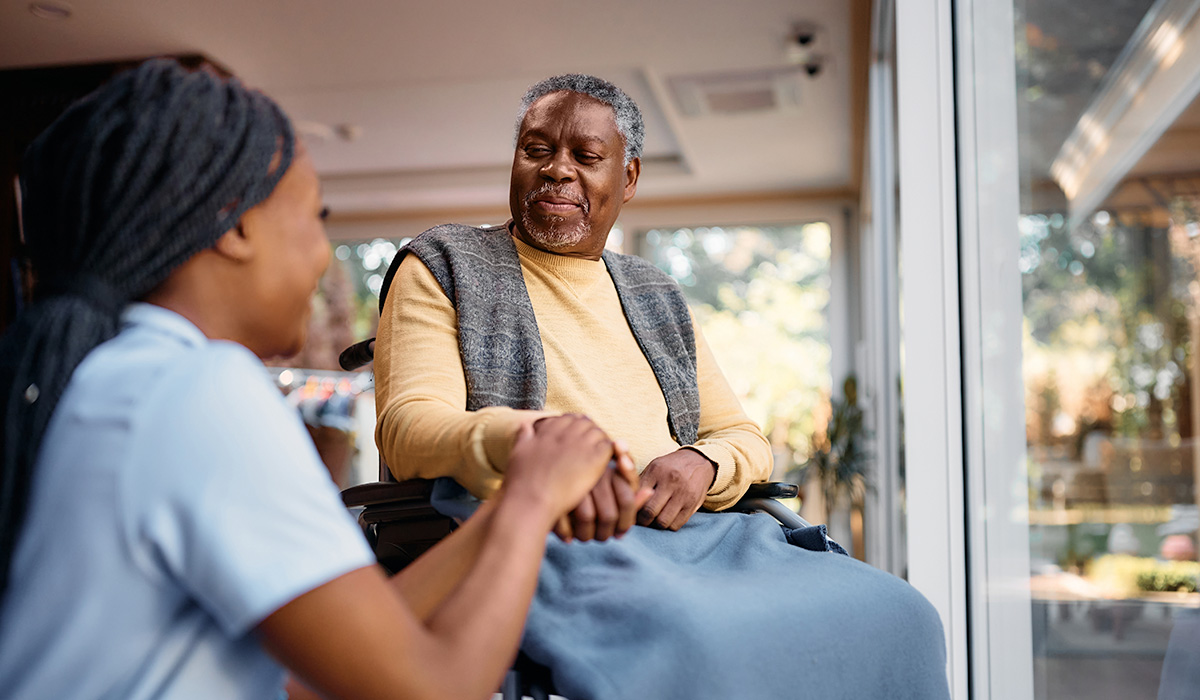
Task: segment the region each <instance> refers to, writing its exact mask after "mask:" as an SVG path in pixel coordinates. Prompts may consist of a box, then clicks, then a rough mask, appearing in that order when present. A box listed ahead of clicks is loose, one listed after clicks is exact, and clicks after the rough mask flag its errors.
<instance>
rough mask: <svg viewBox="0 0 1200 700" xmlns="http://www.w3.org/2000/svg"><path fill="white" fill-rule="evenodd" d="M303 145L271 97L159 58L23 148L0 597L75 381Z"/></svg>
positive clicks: (1, 376) (2, 404) (7, 381)
mask: <svg viewBox="0 0 1200 700" xmlns="http://www.w3.org/2000/svg"><path fill="white" fill-rule="evenodd" d="M294 144H295V139H294V135H293V132H292V128H291V125H290V123H289V122H288V119H287V117H286V116H285V115H284V114H283V112H282V111H281V110H280V109H279V107H278V106H277V105H275V103H273V102H272V101H271V100H270V99H269V98H267V97H266V96H264V95H262V94H261V93H258V92H255V91H252V90H249V89H247V88H245V87H244V86H242V85H241V84H240V83H239V82H238V81H236V80H233V79H223V78H220V77H218V76H216V75H214V74H212V73H211V72H209V71H207V70H199V71H188V70H186V69H184V68H183V67H182V66H180V65H179V64H178V63H176V62H174V61H171V60H166V59H156V60H152V61H147V62H145V63H142V64H140V65H139V66H138V67H136V68H134V69H132V70H130V71H127V72H125V73H123V74H121V75H119V76H117V77H116V78H114V79H113V80H112V81H110V82H109V83H107V84H106V85H104V86H102V87H101V88H100V89H98V90H96V91H95V92H93V93H92V94H91V95H89V96H87V97H85V98H83V99H82V100H80V101H79V102H76V103H75V104H74V105H72V106H71V107H70V108H69V109H67V111H66V112H65V113H64V114H62V116H60V117H59V118H58V119H57V120H56V121H55V122H54V123H53V124H51V125H50V127H49V128H47V129H46V131H45V132H43V133H42V134H41V135H40V136H38V137H37V139H35V140H34V142H33V143H32V144H31V145H30V146H29V148H28V150H27V151H26V152H25V157H24V161H23V164H22V169H21V177H20V185H21V204H22V223H23V226H24V231H25V238H26V245H27V250H28V254H29V257H30V261H31V262H32V265H33V269H34V271H35V273H36V275H37V278H38V285H37V288H36V293H35V299H34V301H33V303H32V304H30V305H29V306H28V307H27V308H26V309H25V310H24V311H23V312H22V313H21V314H20V315H19V316H18V317H17V318H16V320H15V321H14V323H13V325H12V327H11V328H10V329H9V330H8V331H7V332H6V333H5V335H4V336H3V337H2V338H0V424H2V425H3V431H4V436H3V442H2V447H0V450H2V452H3V454H2V455H0V457H2V464H0V469H2V470H3V471H2V472H0V596H3V593H4V591H5V590H6V589H7V586H8V581H9V574H10V567H11V563H12V558H13V553H14V550H15V549H16V544H17V541H18V538H19V535H20V531H21V526H22V524H23V522H24V517H25V511H26V509H27V507H28V503H29V498H30V488H31V483H32V480H33V469H34V464H35V462H36V459H37V456H38V450H39V447H40V446H41V442H42V437H43V436H44V435H45V432H46V428H47V426H48V425H49V423H50V419H51V416H52V415H53V413H54V408H55V406H56V405H57V403H58V401H59V399H60V398H61V397H62V394H63V391H64V390H65V389H66V386H67V383H68V382H69V380H70V379H71V374H72V373H73V372H74V371H75V368H76V367H77V366H79V363H80V362H81V361H83V359H84V357H85V356H87V354H88V353H89V352H91V351H92V349H93V348H95V347H96V346H97V345H99V344H101V343H103V342H104V341H106V340H108V339H110V338H112V337H114V336H115V335H116V334H117V332H118V330H119V316H120V313H121V310H122V309H123V308H124V306H125V305H126V304H128V303H129V302H131V301H134V300H137V299H141V298H143V297H145V296H146V295H147V294H149V293H150V292H151V291H153V290H154V289H155V288H156V287H158V286H159V285H160V284H162V283H163V282H164V281H165V280H166V279H167V277H168V276H169V275H170V274H171V272H172V271H173V270H175V268H177V267H178V266H179V265H181V264H183V263H184V262H186V261H187V260H188V259H189V258H191V257H192V256H193V255H195V254H196V253H198V252H200V251H202V250H204V249H206V248H210V247H212V246H213V245H214V244H215V243H216V242H217V240H218V239H219V238H220V237H221V235H222V234H224V233H225V232H226V231H228V230H229V229H231V228H233V227H234V226H235V224H236V223H237V221H238V219H240V218H241V216H242V214H243V213H245V212H246V210H248V209H250V208H251V207H253V206H254V205H255V204H258V203H259V202H261V201H262V200H264V199H266V198H267V196H268V195H269V194H270V193H271V191H272V190H273V189H274V188H275V185H276V183H277V182H278V181H279V179H280V177H282V175H283V173H284V171H286V170H287V168H288V166H289V164H290V163H291V161H292V156H293V151H294Z"/></svg>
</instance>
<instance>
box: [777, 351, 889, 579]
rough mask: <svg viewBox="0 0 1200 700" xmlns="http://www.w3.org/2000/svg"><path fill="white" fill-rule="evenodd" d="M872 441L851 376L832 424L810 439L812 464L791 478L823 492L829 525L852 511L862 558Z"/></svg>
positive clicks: (834, 404)
mask: <svg viewBox="0 0 1200 700" xmlns="http://www.w3.org/2000/svg"><path fill="white" fill-rule="evenodd" d="M869 439H870V432H869V431H868V430H867V429H866V427H865V425H864V423H863V412H862V409H861V408H859V405H858V381H857V379H856V378H855V376H854V375H853V374H851V375H848V376H847V377H846V379H845V381H844V382H843V383H842V397H841V398H837V397H834V398H831V399H830V416H829V423H828V425H827V426H826V428H825V430H824V431H821V432H818V433H816V434H815V435H813V436H812V438H811V439H810V445H811V449H810V451H809V458H808V460H807V461H806V462H805V463H804V464H801V465H800V466H799V467H798V468H796V469H795V470H793V471H792V472H790V473H789V474H788V476H789V477H791V478H794V479H796V480H797V481H798V483H801V484H809V483H813V484H815V485H816V486H817V487H818V488H820V489H821V495H822V496H823V497H824V504H825V514H826V520H827V521H828V519H829V516H831V515H832V514H833V513H834V511H836V510H837V509H838V508H839V507H841V506H843V505H846V506H849V507H850V509H851V521H852V525H851V530H852V536H853V540H854V541H853V551H854V553H855V554H856V555H857V556H860V557H861V556H862V542H861V539H862V509H863V505H864V501H865V499H866V494H867V490H868V489H870V488H873V487H872V484H871V466H872V459H873V455H872V454H871V452H870V450H869V448H868V445H867V441H868V440H869ZM855 525H857V526H855Z"/></svg>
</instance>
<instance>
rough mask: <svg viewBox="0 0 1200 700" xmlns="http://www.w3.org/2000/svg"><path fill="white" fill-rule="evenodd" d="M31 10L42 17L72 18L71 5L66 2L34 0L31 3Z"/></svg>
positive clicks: (36, 15)
mask: <svg viewBox="0 0 1200 700" xmlns="http://www.w3.org/2000/svg"><path fill="white" fill-rule="evenodd" d="M29 11H30V12H32V13H33V15H34V16H35V17H41V18H42V19H57V20H63V19H70V18H71V14H72V11H71V6H70V5H68V4H66V3H65V2H34V3H30V4H29Z"/></svg>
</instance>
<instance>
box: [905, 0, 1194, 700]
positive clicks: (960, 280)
mask: <svg viewBox="0 0 1200 700" xmlns="http://www.w3.org/2000/svg"><path fill="white" fill-rule="evenodd" d="M929 4H930V5H937V3H929ZM902 7H903V6H902ZM939 9H940V11H945V10H946V9H951V10H952V13H951V15H950V17H951V20H950V21H952V23H953V30H952V31H953V38H954V41H953V43H952V46H953V48H952V52H953V54H952V61H951V63H950V65H951V66H952V67H953V72H954V87H955V91H954V97H953V99H954V118H953V129H952V132H953V138H954V150H955V153H956V162H955V168H954V177H953V178H951V179H952V182H953V186H954V187H955V189H956V193H957V196H956V197H955V201H954V204H953V210H954V213H955V228H956V234H955V235H954V236H953V239H954V242H955V243H956V244H957V250H956V254H957V256H958V267H957V270H956V271H955V274H956V282H957V292H958V300H957V301H958V309H959V312H960V315H959V321H960V324H961V325H960V327H959V329H958V333H959V334H958V339H959V340H960V342H961V355H960V358H961V367H960V368H959V377H960V379H961V397H962V408H961V413H960V414H959V415H960V417H961V419H962V441H963V443H962V474H963V483H962V498H963V500H964V504H965V512H964V514H963V515H964V520H963V522H964V534H963V542H964V545H965V546H964V549H963V560H962V561H963V566H964V568H965V578H964V579H963V580H964V581H965V586H964V587H963V591H962V594H963V598H964V602H963V610H964V613H965V615H966V617H967V622H966V623H965V626H966V628H967V633H966V634H967V637H968V639H969V644H968V647H967V648H968V650H969V661H968V663H967V665H966V666H965V667H964V668H966V669H969V675H970V683H969V685H970V688H971V696H972V697H981V698H982V697H991V698H1005V699H1007V698H1020V697H1035V698H1038V699H1039V700H1043V699H1044V700H1057V699H1060V698H1061V699H1066V698H1088V699H1089V700H1092V699H1094V700H1108V699H1110V698H1111V699H1113V700H1116V699H1118V698H1120V699H1124V698H1151V699H1153V698H1159V699H1160V700H1165V699H1172V700H1173V699H1174V698H1195V697H1200V593H1197V592H1196V590H1197V579H1198V577H1200V562H1198V561H1197V554H1196V552H1197V540H1196V536H1197V530H1198V529H1200V515H1198V512H1197V493H1198V492H1197V484H1198V482H1200V479H1198V476H1200V449H1197V448H1198V445H1197V440H1198V438H1200V383H1198V381H1200V362H1198V360H1197V352H1198V351H1200V345H1197V342H1198V341H1200V277H1198V275H1197V271H1198V270H1200V101H1198V100H1197V94H1198V93H1200V22H1198V21H1197V17H1198V10H1200V3H1198V2H1196V1H1195V0H1093V1H1092V2H1086V3H1083V2H1077V1H1073V0H1016V1H1015V2H1013V3H995V2H982V1H976V0H958V1H957V2H955V3H953V7H952V8H946V7H944V6H942V7H940V8H939ZM900 41H901V42H902V43H903V41H904V35H903V34H901V35H900ZM943 65H944V64H943ZM900 89H901V90H903V86H902V87H901V88H900ZM900 97H901V100H902V101H903V99H904V96H903V94H901V95H900ZM901 128H902V129H903V128H904V124H903V121H902V123H901ZM944 179H945V178H943V181H944ZM906 184H907V181H905V180H902V183H901V186H902V191H903V188H904V187H905V186H906ZM943 231H945V229H943ZM905 274H906V275H908V274H910V271H909V270H908V269H907V268H906V270H905ZM906 308H910V306H908V305H906ZM911 352H912V351H911V348H910V350H909V353H910V355H911ZM955 556H957V552H956V551H955V550H951V554H950V560H951V561H953V560H954V559H955Z"/></svg>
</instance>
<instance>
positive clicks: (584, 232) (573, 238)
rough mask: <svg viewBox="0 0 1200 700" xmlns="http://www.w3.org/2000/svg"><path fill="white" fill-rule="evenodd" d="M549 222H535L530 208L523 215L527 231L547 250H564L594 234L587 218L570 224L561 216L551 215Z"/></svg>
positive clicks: (522, 220) (522, 221)
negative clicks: (541, 223)
mask: <svg viewBox="0 0 1200 700" xmlns="http://www.w3.org/2000/svg"><path fill="white" fill-rule="evenodd" d="M546 218H547V224H546V225H545V226H544V227H543V226H539V225H538V224H535V223H534V222H533V217H532V216H530V215H529V209H528V208H526V209H525V212H524V213H523V214H522V215H521V223H523V224H524V225H525V233H527V234H528V235H529V237H530V238H532V239H533V240H535V241H537V243H538V245H539V246H541V247H542V248H545V249H547V250H563V249H565V248H571V247H573V246H576V245H578V244H579V243H582V242H583V241H584V240H586V239H587V237H588V236H590V235H591V234H592V224H591V222H590V221H588V220H587V219H586V218H583V219H579V220H578V221H576V222H575V223H574V224H568V223H567V220H566V219H564V218H563V217H561V216H549V217H546Z"/></svg>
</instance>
